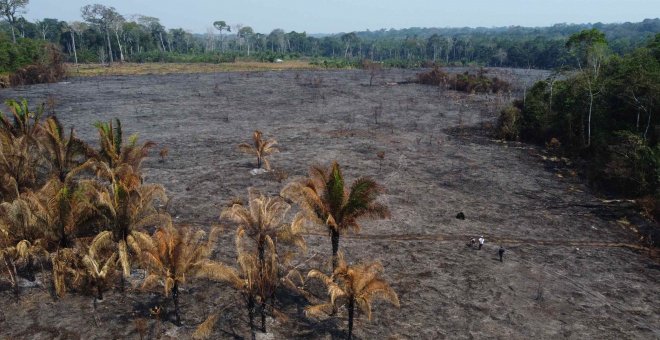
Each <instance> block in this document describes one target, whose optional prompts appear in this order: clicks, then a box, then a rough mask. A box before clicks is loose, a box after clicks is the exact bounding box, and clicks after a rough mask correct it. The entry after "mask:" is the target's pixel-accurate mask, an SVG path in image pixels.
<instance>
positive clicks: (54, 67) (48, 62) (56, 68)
mask: <svg viewBox="0 0 660 340" xmlns="http://www.w3.org/2000/svg"><path fill="white" fill-rule="evenodd" d="M42 50H43V51H44V53H43V55H42V56H41V58H40V60H37V61H36V63H34V64H31V65H27V66H25V67H22V68H19V69H18V70H16V71H15V72H14V73H13V74H11V75H10V76H9V83H10V84H11V86H19V85H30V84H40V83H54V82H56V81H59V80H60V79H62V78H64V77H65V76H66V68H65V67H64V58H63V56H62V53H61V52H60V51H59V50H58V49H57V48H56V47H55V46H54V45H51V44H47V45H45V46H43V49H42Z"/></svg>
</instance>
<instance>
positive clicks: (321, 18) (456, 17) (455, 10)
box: [24, 0, 660, 33]
mask: <svg viewBox="0 0 660 340" xmlns="http://www.w3.org/2000/svg"><path fill="white" fill-rule="evenodd" d="M93 3H100V4H103V5H105V6H112V7H115V9H117V11H118V12H119V13H120V14H122V15H124V16H125V17H130V15H132V14H142V15H148V16H153V17H157V18H160V20H161V23H162V24H163V25H164V26H165V27H166V28H168V29H170V28H184V29H186V30H190V31H192V32H194V33H204V32H205V31H206V29H207V28H208V27H212V23H213V21H216V20H224V21H226V22H227V23H228V24H230V25H232V26H233V25H235V24H243V25H247V26H252V28H253V29H254V30H255V31H256V32H260V33H270V31H272V30H273V29H275V28H282V29H284V30H285V31H287V32H289V31H297V32H303V31H304V32H307V33H338V32H351V31H364V30H367V29H370V30H372V31H374V30H378V29H381V28H385V29H389V28H396V29H400V28H408V27H465V26H468V27H477V26H481V27H495V26H512V25H518V26H550V25H553V24H556V23H596V22H602V23H621V22H626V21H630V22H638V21H642V20H643V19H645V18H656V17H659V16H660V0H449V1H447V0H372V1H367V0H316V1H314V0H270V1H268V0H233V1H223V0H187V1H172V0H97V1H94V0H31V1H30V4H29V5H28V6H27V8H26V9H27V12H26V13H25V15H24V16H25V17H26V18H27V19H29V20H35V19H42V18H56V19H60V20H65V21H72V20H79V21H81V20H82V19H81V17H80V8H81V7H82V6H84V5H88V4H93Z"/></svg>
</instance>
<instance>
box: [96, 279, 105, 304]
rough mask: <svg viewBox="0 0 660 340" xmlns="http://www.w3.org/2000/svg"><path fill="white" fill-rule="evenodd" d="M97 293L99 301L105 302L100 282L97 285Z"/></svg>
mask: <svg viewBox="0 0 660 340" xmlns="http://www.w3.org/2000/svg"><path fill="white" fill-rule="evenodd" d="M96 292H97V293H98V295H97V297H96V299H97V300H99V301H103V287H101V283H100V282H97V283H96Z"/></svg>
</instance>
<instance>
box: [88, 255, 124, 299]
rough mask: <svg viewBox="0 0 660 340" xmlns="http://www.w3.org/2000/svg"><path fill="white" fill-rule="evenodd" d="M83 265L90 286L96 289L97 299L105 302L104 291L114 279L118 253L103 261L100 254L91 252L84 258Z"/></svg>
mask: <svg viewBox="0 0 660 340" xmlns="http://www.w3.org/2000/svg"><path fill="white" fill-rule="evenodd" d="M82 264H83V265H84V267H85V272H86V276H87V279H88V280H89V284H90V285H91V286H92V287H94V288H96V295H95V297H94V298H95V299H97V300H99V301H102V300H103V291H104V289H105V288H106V286H107V285H108V282H109V281H110V280H111V278H112V274H113V273H114V270H115V267H116V266H117V253H112V254H111V255H110V257H108V258H107V259H105V261H104V260H102V259H99V257H98V254H95V253H93V252H89V253H88V254H86V255H85V256H84V257H83V258H82Z"/></svg>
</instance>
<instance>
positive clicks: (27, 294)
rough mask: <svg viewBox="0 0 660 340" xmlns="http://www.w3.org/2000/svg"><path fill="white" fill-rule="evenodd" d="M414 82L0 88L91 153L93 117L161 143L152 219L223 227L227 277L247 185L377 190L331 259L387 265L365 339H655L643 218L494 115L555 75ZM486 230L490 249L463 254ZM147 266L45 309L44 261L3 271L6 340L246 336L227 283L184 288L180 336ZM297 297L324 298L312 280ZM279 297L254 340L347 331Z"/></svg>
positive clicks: (151, 170) (0, 315)
mask: <svg viewBox="0 0 660 340" xmlns="http://www.w3.org/2000/svg"><path fill="white" fill-rule="evenodd" d="M462 71H463V70H459V69H455V70H452V71H451V72H462ZM416 72H419V71H414V70H397V69H390V70H382V71H380V72H379V73H378V74H377V76H376V77H375V78H374V79H373V84H372V85H371V86H370V81H371V80H372V79H370V74H369V72H365V71H364V70H333V71H322V70H314V71H311V70H285V71H273V72H223V73H202V74H166V75H141V76H101V77H86V78H71V79H68V80H67V81H66V82H60V83H54V84H42V85H32V86H24V87H16V88H13V89H2V90H0V99H1V100H2V101H4V100H6V99H10V98H16V99H18V98H26V99H27V100H28V102H29V103H34V104H35V105H36V104H37V103H41V102H43V103H46V104H47V105H46V111H47V112H49V111H52V112H54V113H56V114H57V117H58V119H59V120H60V121H61V122H62V125H63V126H65V127H66V128H67V129H68V128H69V127H75V131H76V135H77V136H78V137H79V138H81V139H82V140H84V141H85V142H87V143H88V144H89V145H90V146H93V147H97V145H98V131H97V129H96V128H94V126H93V124H94V123H95V122H97V121H102V122H107V121H110V120H111V119H115V118H118V119H120V120H121V123H122V126H123V130H124V134H125V136H128V135H130V134H133V133H137V134H138V136H139V140H140V141H141V142H144V141H152V142H154V143H156V146H155V147H153V148H152V149H151V152H150V154H149V156H148V157H147V158H146V159H145V160H144V162H143V163H142V176H143V178H144V183H158V184H161V185H163V187H164V188H165V190H166V193H167V196H168V197H169V202H168V203H167V206H164V207H161V208H162V209H167V212H168V213H169V215H170V216H171V218H172V221H173V222H174V224H175V225H186V226H193V227H197V228H201V229H203V230H206V231H208V232H210V231H211V229H212V228H213V227H218V228H219V229H220V230H221V231H220V236H219V240H218V244H217V247H216V248H215V251H214V252H213V254H212V258H213V259H217V260H219V261H222V262H223V263H226V264H228V265H232V266H233V265H234V264H235V262H236V249H235V243H234V238H235V228H234V226H233V225H232V224H231V223H229V222H227V220H226V219H221V218H220V214H221V211H222V210H223V209H224V208H226V207H227V206H228V204H229V203H231V202H232V201H234V200H236V199H237V198H243V199H244V198H245V197H247V193H248V188H255V189H258V190H259V191H260V192H261V193H263V194H264V195H266V196H278V195H279V194H280V192H281V190H282V189H283V187H285V185H287V183H290V182H292V181H295V180H297V179H300V178H302V177H304V176H307V174H308V170H309V167H310V166H311V165H314V164H320V165H323V166H328V165H329V164H331V163H332V162H333V161H336V162H338V163H339V164H340V165H341V167H342V171H343V176H344V178H345V179H346V183H347V184H350V183H352V182H353V181H354V180H355V179H357V178H359V177H362V176H367V177H370V178H371V179H373V180H374V181H376V182H377V183H379V184H380V185H381V186H382V187H383V188H384V192H383V193H382V194H381V195H380V196H379V198H378V201H379V202H380V203H382V204H384V205H386V206H387V207H388V208H389V215H390V217H389V218H386V219H375V220H365V221H361V223H360V225H361V230H360V232H359V233H354V232H349V233H348V234H344V235H342V236H341V243H340V250H341V251H342V252H343V254H344V255H345V258H346V260H347V261H348V262H349V263H358V262H364V261H379V262H380V263H381V264H382V266H383V268H384V271H383V274H382V276H383V278H384V279H385V280H386V281H387V282H388V283H389V285H390V286H391V287H392V289H393V290H394V291H395V292H396V294H397V295H398V301H399V302H400V307H398V308H397V307H395V306H392V305H391V304H386V303H382V302H375V303H374V304H373V306H372V307H373V310H374V313H373V316H372V320H371V321H369V320H368V319H367V317H366V315H360V314H359V313H358V315H357V316H356V319H355V326H354V333H353V335H354V336H355V337H357V338H360V339H384V338H391V339H420V338H423V339H439V338H450V339H454V338H460V339H472V338H490V337H501V338H512V339H550V338H552V339H556V338H575V339H582V338H592V339H598V338H601V339H602V338H620V339H627V338H646V339H652V338H657V337H660V328H659V327H660V326H659V325H660V299H658V297H659V296H660V285H658V282H659V281H660V271H659V269H660V266H659V265H658V264H657V262H655V261H654V260H652V259H651V258H650V257H649V254H648V251H647V250H646V249H645V248H644V247H642V246H640V245H639V244H638V242H637V236H636V234H635V233H634V232H633V231H631V228H632V227H634V226H635V224H636V223H638V222H639V218H637V217H636V216H635V214H634V213H633V212H632V211H628V210H625V209H623V208H621V206H620V205H621V204H623V203H625V202H623V203H622V202H612V201H608V200H606V199H604V198H602V197H599V196H598V195H596V194H594V193H592V191H591V190H590V189H589V188H588V187H587V186H586V185H585V184H584V182H583V180H582V179H581V178H580V177H579V176H578V174H576V172H575V171H574V169H573V168H572V167H571V162H570V160H567V159H561V158H554V157H552V156H551V155H548V154H547V153H546V151H545V150H543V148H540V147H536V146H531V145H527V144H523V143H515V142H504V141H501V140H498V139H497V138H496V137H495V136H494V134H493V133H492V130H493V126H494V125H495V124H496V120H497V116H498V113H499V111H500V110H501V109H502V108H504V107H505V106H506V105H507V104H509V103H510V101H511V100H513V99H514V98H518V97H520V98H522V96H523V91H522V90H521V89H522V88H525V87H529V86H531V84H533V82H534V81H536V80H539V79H542V78H544V77H545V76H546V75H547V74H546V73H545V72H543V71H534V70H518V69H490V70H489V71H488V74H489V75H491V76H497V77H499V78H500V79H504V80H507V81H509V82H510V83H511V84H512V88H513V90H512V94H504V93H501V94H468V93H463V92H456V91H452V90H447V89H443V88H440V87H436V86H426V85H420V84H414V83H409V82H407V80H409V79H411V78H413V77H414V76H415V74H416ZM1 111H3V112H7V111H6V110H5V109H4V108H3V109H2V110H1ZM255 130H259V131H262V132H263V134H264V136H265V137H266V138H273V139H276V140H277V147H278V148H279V152H278V153H274V154H272V155H271V156H269V157H268V161H269V162H270V166H271V168H272V169H271V170H270V171H266V172H254V171H253V172H252V173H251V171H252V170H253V168H255V166H256V161H255V158H254V157H252V156H249V155H246V154H245V153H242V152H240V151H239V150H238V145H239V144H240V143H244V142H249V141H250V138H251V136H252V133H253V132H254V131H255ZM159 153H160V155H159ZM293 212H297V208H296V206H295V205H293V207H292V213H293ZM459 213H463V215H464V218H462V219H459V218H457V214H459ZM290 214H291V213H290ZM291 215H292V214H291ZM303 235H304V238H305V241H306V243H307V250H306V252H304V253H301V254H299V255H298V256H297V257H296V258H295V259H293V262H292V265H291V266H293V267H295V268H297V269H299V270H300V271H301V272H302V273H303V275H304V274H306V273H307V272H309V271H310V270H311V269H314V268H324V269H325V271H326V272H328V271H329V267H330V262H329V259H330V255H331V246H330V242H329V239H330V237H329V236H328V232H327V230H326V229H325V228H323V227H319V226H315V225H312V224H309V225H307V226H306V230H305V231H304V233H303ZM482 235H483V237H484V238H485V244H484V246H483V248H482V249H481V250H477V249H475V248H472V247H470V246H466V243H469V241H470V239H471V238H473V237H475V238H478V237H479V236H482ZM500 246H503V247H505V248H506V253H505V254H504V260H503V262H500V260H499V258H498V249H499V247H500ZM0 267H2V264H0ZM140 275H142V274H140V272H139V271H136V272H135V273H133V275H132V276H131V278H132V281H131V280H129V282H128V283H127V288H126V291H125V292H121V291H120V290H119V288H116V287H114V288H111V289H109V290H108V291H107V292H106V293H105V298H104V299H103V301H102V302H98V303H97V302H96V301H94V299H93V297H92V296H90V295H86V294H76V293H71V294H68V295H66V296H65V297H64V298H61V299H55V298H53V294H52V292H51V288H50V283H49V282H50V278H49V276H50V273H49V272H48V271H47V270H46V271H45V272H44V273H40V274H37V279H36V281H34V282H28V281H25V282H23V286H22V287H21V288H22V292H21V295H20V297H19V298H18V299H15V297H14V294H13V292H12V290H11V289H10V288H9V286H8V284H6V283H4V282H3V281H1V280H0V304H1V305H2V306H3V308H2V310H0V338H8V339H13V338H16V339H21V338H32V339H51V338H60V339H91V338H99V339H100V338H103V339H105V338H123V339H139V338H141V336H143V335H144V334H147V336H148V338H158V337H160V338H162V339H175V338H190V337H192V334H193V332H194V331H195V329H196V327H197V326H198V325H199V324H201V323H202V322H203V321H204V320H206V319H207V317H209V315H211V314H212V313H218V314H217V315H218V316H217V320H216V322H215V327H214V328H213V330H212V331H211V332H212V333H211V334H212V338H243V337H245V338H248V337H249V334H250V329H249V326H248V322H247V313H246V312H245V308H244V307H243V301H242V299H241V297H240V294H239V293H238V292H236V291H234V290H231V289H229V288H227V286H226V284H221V283H215V282H211V281H208V280H203V279H199V280H196V279H189V281H188V282H186V285H185V286H183V287H182V289H181V292H180V294H179V295H180V297H181V310H182V314H181V318H182V325H181V326H176V325H175V324H173V323H172V322H168V321H162V322H161V321H158V320H156V318H154V317H153V315H152V314H150V310H153V308H154V306H157V305H159V304H161V303H162V304H165V305H166V304H168V303H169V302H167V300H165V299H163V298H162V297H160V295H159V294H158V293H160V291H146V290H143V289H140V285H141V281H140V280H139V279H140V278H141V276H140ZM304 288H305V289H306V290H308V291H309V292H311V293H310V294H311V295H313V297H312V299H315V298H320V299H322V298H325V295H324V293H325V287H323V286H322V285H320V284H319V283H318V281H314V280H306V282H305V284H304ZM274 303H275V305H276V308H277V309H278V311H279V312H278V313H276V314H277V315H269V316H268V319H267V323H268V333H260V332H257V336H258V338H262V339H267V338H276V339H284V338H324V339H325V338H328V339H329V338H341V337H345V336H346V334H345V332H346V328H347V327H346V318H345V311H344V310H342V309H340V310H339V311H338V315H336V316H328V317H326V318H320V319H319V318H311V317H308V316H306V314H305V313H304V308H305V307H307V306H308V305H309V304H310V301H309V300H308V299H307V298H305V296H304V295H300V294H297V293H295V292H288V291H287V290H286V289H281V290H278V292H277V295H276V299H275V302H274ZM314 303H318V301H315V302H314ZM167 308H171V307H170V306H169V305H168V307H167ZM273 316H276V317H273Z"/></svg>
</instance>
